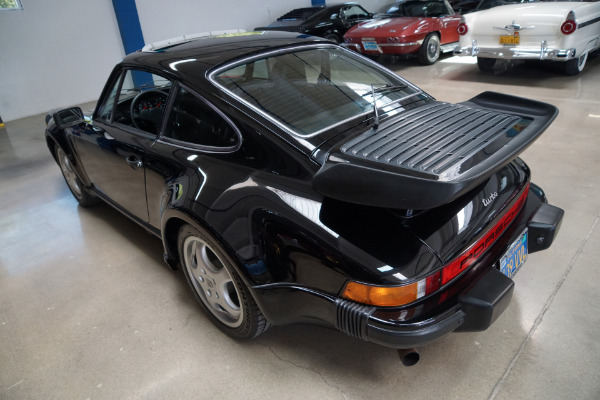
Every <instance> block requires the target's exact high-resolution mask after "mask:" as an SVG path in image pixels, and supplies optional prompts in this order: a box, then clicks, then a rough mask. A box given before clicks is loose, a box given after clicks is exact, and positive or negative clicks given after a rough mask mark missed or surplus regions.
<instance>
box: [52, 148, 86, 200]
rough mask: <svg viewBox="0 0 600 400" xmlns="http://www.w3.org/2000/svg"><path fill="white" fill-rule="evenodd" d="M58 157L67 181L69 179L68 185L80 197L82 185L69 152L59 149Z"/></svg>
mask: <svg viewBox="0 0 600 400" xmlns="http://www.w3.org/2000/svg"><path fill="white" fill-rule="evenodd" d="M57 157H58V162H59V164H60V169H61V170H62V173H63V175H64V177H65V181H67V185H69V188H70V189H71V191H72V192H73V194H74V195H75V197H77V198H78V199H80V198H81V186H79V180H78V179H77V174H75V170H74V169H73V164H71V160H69V157H67V154H66V153H65V152H64V151H63V149H61V148H59V149H58V152H57Z"/></svg>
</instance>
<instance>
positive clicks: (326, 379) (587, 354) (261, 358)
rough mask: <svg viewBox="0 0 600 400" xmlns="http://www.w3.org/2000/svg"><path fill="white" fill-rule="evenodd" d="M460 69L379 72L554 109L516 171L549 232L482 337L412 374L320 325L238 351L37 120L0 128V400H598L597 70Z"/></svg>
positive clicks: (425, 352) (382, 352) (399, 64)
mask: <svg viewBox="0 0 600 400" xmlns="http://www.w3.org/2000/svg"><path fill="white" fill-rule="evenodd" d="M464 61H471V60H468V59H455V58H452V57H443V59H442V60H441V62H438V63H437V64H435V65H434V66H431V67H422V66H419V65H418V64H417V63H416V62H414V61H412V60H392V59H386V60H383V61H382V62H383V63H385V64H386V65H388V66H389V67H390V68H392V69H394V70H395V71H397V72H398V73H399V74H401V75H403V76H405V77H406V78H408V79H409V80H411V81H412V82H414V83H415V84H417V85H419V86H421V87H422V88H423V89H425V90H426V91H428V92H429V93H431V94H432V95H433V96H435V97H436V98H438V99H439V100H445V101H452V102H459V101H464V100H467V99H469V98H471V97H472V96H474V95H476V94H478V93H479V92H482V91H486V90H493V91H499V92H504V93H512V94H517V95H521V96H526V97H530V98H533V99H537V100H542V101H547V102H550V103H552V104H555V105H556V106H558V107H559V108H560V115H559V116H558V118H557V119H556V121H555V122H554V124H553V125H552V126H551V127H550V128H549V129H548V130H547V131H546V133H545V134H544V135H543V136H542V137H541V138H540V139H539V140H538V141H537V142H536V143H535V144H534V145H533V146H531V147H530V148H529V149H528V150H527V151H526V152H525V153H524V154H523V158H524V159H525V160H526V161H527V162H528V163H529V165H530V166H531V168H532V170H533V179H534V181H535V182H536V183H538V184H539V185H541V186H542V187H543V188H544V189H545V190H546V192H547V195H548V198H549V199H550V201H551V203H553V204H555V205H558V206H560V207H562V208H564V210H565V211H566V215H565V219H564V222H563V225H562V229H561V231H560V234H559V236H558V238H557V241H556V242H555V244H554V245H553V247H552V248H551V249H550V250H548V251H545V252H540V253H536V254H532V255H531V256H530V257H529V259H528V261H527V263H526V264H525V266H524V267H523V268H522V269H521V271H520V272H519V273H518V274H517V276H516V277H515V282H516V288H515V293H514V297H513V301H512V303H511V304H510V306H509V308H508V310H507V311H506V312H505V313H504V314H503V315H502V316H501V317H500V319H499V320H498V321H497V322H496V323H495V324H494V325H493V326H492V327H491V328H490V329H488V330H487V331H485V332H480V333H461V334H459V333H455V334H450V335H448V336H446V337H444V338H442V339H441V340H439V341H437V342H434V343H433V344H430V345H428V346H425V347H423V348H422V349H421V361H420V363H419V364H417V365H416V366H414V367H403V366H402V365H401V364H400V362H399V360H398V357H397V354H396V352H395V351H393V350H390V349H387V348H383V347H379V346H376V345H374V344H370V343H366V342H362V341H359V340H356V339H352V338H350V337H347V336H345V335H343V334H341V333H337V332H335V331H332V330H327V329H323V328H318V327H310V326H289V327H274V328H271V329H270V330H269V331H267V332H266V333H265V334H264V335H262V336H260V337H259V338H257V339H255V340H252V341H248V342H237V341H234V340H232V339H230V338H228V337H226V336H224V335H223V334H221V333H220V332H219V331H218V330H217V329H216V328H214V327H213V326H212V325H211V323H210V322H209V321H208V319H207V318H206V317H205V316H204V315H203V314H202V313H201V312H199V310H198V308H197V307H196V305H195V303H194V301H193V300H192V298H191V296H190V295H189V294H188V290H187V287H186V286H185V282H184V281H183V279H182V278H181V276H180V275H179V274H177V273H173V272H170V271H169V270H168V269H167V267H166V265H165V264H163V261H162V257H161V256H162V250H161V244H160V241H159V240H158V239H156V238H154V237H151V236H149V235H148V234H146V232H145V231H144V230H143V229H140V228H139V227H138V226H136V225H135V224H133V223H132V222H130V221H129V220H128V219H126V218H124V217H123V216H122V215H120V214H119V213H118V212H116V211H114V210H112V209H111V208H109V207H108V206H106V205H99V206H97V207H94V208H91V209H82V208H78V207H77V204H76V202H75V200H74V199H73V198H72V197H71V194H70V193H69V191H68V189H67V186H66V185H65V183H64V182H63V179H62V176H61V174H60V171H59V169H58V166H57V165H56V164H55V163H54V161H53V160H52V159H51V157H50V155H49V153H48V151H47V150H46V148H45V143H44V139H43V130H44V123H43V116H41V115H40V116H36V117H31V118H26V119H23V120H19V121H12V122H8V123H6V128H5V129H4V130H0V399H3V400H9V399H45V400H49V399H83V400H85V399H167V398H174V399H191V398H197V399H265V398H266V399H302V400H307V399H348V400H349V399H405V398H406V399H408V398H410V399H435V398H440V399H599V398H600V333H599V332H600V269H599V268H598V259H600V224H599V223H598V220H599V218H600V200H599V199H600V178H599V177H598V171H600V156H599V152H600V58H596V59H593V60H589V61H588V66H587V68H586V70H584V72H583V73H582V74H580V75H579V76H577V77H567V76H564V75H561V74H560V73H559V72H557V71H555V70H553V69H552V68H547V67H545V66H543V65H542V66H540V65H535V64H533V65H531V64H525V65H520V66H516V67H513V68H509V69H508V70H502V71H497V73H496V74H483V73H480V72H479V70H478V69H477V66H476V65H474V64H472V63H465V62H464Z"/></svg>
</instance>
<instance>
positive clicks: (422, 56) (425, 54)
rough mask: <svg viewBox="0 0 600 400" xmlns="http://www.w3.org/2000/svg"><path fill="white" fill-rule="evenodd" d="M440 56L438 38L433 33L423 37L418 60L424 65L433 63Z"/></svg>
mask: <svg viewBox="0 0 600 400" xmlns="http://www.w3.org/2000/svg"><path fill="white" fill-rule="evenodd" d="M438 58H440V38H439V37H438V35H436V34H435V33H430V34H429V35H427V36H426V37H425V40H423V43H422V44H421V47H420V48H419V62H420V63H421V64H424V65H431V64H434V63H435V62H436V61H437V60H438Z"/></svg>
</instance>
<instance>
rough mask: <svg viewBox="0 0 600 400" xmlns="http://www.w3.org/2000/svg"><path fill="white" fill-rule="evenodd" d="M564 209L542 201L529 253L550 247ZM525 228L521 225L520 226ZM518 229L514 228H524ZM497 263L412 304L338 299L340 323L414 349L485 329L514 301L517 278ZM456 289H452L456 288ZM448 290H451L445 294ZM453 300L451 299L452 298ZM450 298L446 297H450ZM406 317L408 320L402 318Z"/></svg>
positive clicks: (531, 230) (368, 336)
mask: <svg viewBox="0 0 600 400" xmlns="http://www.w3.org/2000/svg"><path fill="white" fill-rule="evenodd" d="M563 214H564V212H563V210H561V209H560V208H558V207H554V206H551V205H549V204H547V203H542V204H541V205H540V206H539V207H538V208H537V210H536V211H535V212H534V213H533V214H532V215H531V217H530V218H529V220H528V221H527V223H526V226H527V229H528V232H529V242H528V248H529V252H530V253H533V252H535V251H540V250H544V249H546V248H548V247H549V246H550V245H551V244H552V242H553V241H554V238H555V236H556V233H557V232H558V230H559V229H560V224H561V221H562V217H563ZM521 227H522V225H521ZM518 229H519V228H517V229H515V232H520V231H519V230H518ZM496 263H497V260H495V262H493V263H491V264H490V263H489V262H485V263H482V264H485V265H480V266H478V267H476V268H474V269H473V270H472V271H469V273H467V274H465V276H464V277H463V279H461V281H462V286H461V283H460V282H459V283H458V284H456V285H454V286H455V288H450V289H448V292H450V293H449V295H448V296H446V295H445V294H442V295H438V296H436V297H435V298H433V299H429V300H428V301H429V302H430V303H431V302H433V303H434V306H433V307H432V306H431V304H429V305H426V304H422V305H418V306H416V307H414V308H412V309H404V310H393V311H390V310H383V309H377V308H375V307H368V306H363V305H358V304H357V303H352V302H349V301H345V300H338V302H337V304H336V306H337V310H338V311H337V328H338V329H339V330H341V331H343V332H345V333H346V334H348V335H351V336H355V337H359V338H361V339H363V340H367V341H370V342H374V343H377V344H380V345H383V346H387V347H392V348H412V347H419V346H423V345H425V344H427V343H430V342H432V341H434V340H436V339H438V338H440V337H442V336H444V335H445V334H447V333H450V332H453V331H456V332H476V331H483V330H485V329H487V328H488V327H489V326H490V325H492V324H493V323H494V321H496V320H497V319H498V317H499V316H500V315H501V314H502V313H503V312H504V311H505V310H506V308H507V307H508V305H509V304H510V301H511V298H512V294H513V290H514V281H513V280H512V279H510V278H508V277H506V276H505V275H503V274H502V273H501V272H500V271H499V270H498V269H497V268H495V266H496ZM453 290H454V293H452V291H453ZM446 294H448V293H446ZM451 299H453V300H451ZM447 300H448V301H447ZM446 301H447V303H445V304H448V303H449V304H451V305H450V306H448V305H446V308H445V310H444V311H442V312H439V311H438V313H437V314H434V315H430V316H429V317H427V318H417V319H416V321H415V320H413V321H411V320H410V318H408V319H406V316H407V315H410V314H411V313H415V314H416V313H418V309H419V307H422V308H423V307H430V308H433V309H437V310H439V309H440V308H441V307H442V306H443V305H442V303H444V302H446ZM401 319H406V320H407V321H410V322H404V321H402V322H401V321H400V320H401Z"/></svg>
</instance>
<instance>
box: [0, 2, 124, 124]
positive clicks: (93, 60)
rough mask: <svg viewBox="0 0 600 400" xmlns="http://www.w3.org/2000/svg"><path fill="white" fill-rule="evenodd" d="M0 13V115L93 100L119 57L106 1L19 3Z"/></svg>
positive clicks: (120, 52)
mask: <svg viewBox="0 0 600 400" xmlns="http://www.w3.org/2000/svg"><path fill="white" fill-rule="evenodd" d="M23 7H24V10H21V11H3V12H0V117H2V119H3V120H4V121H10V120H13V119H17V118H22V117H25V116H29V115H34V114H38V113H42V112H46V111H48V110H49V109H50V108H53V107H60V106H68V105H72V104H78V103H83V102H87V101H91V100H94V99H97V98H98V96H99V95H100V91H101V90H102V87H103V86H104V83H105V81H106V78H107V76H108V74H109V73H110V71H111V69H112V68H113V67H114V65H115V64H116V63H117V62H118V61H119V60H120V59H121V58H122V57H123V56H124V51H123V45H122V42H121V39H120V34H119V28H118V26H117V20H116V18H115V15H114V11H113V6H112V2H111V1H110V0H86V1H81V0H60V1H48V0H23Z"/></svg>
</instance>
